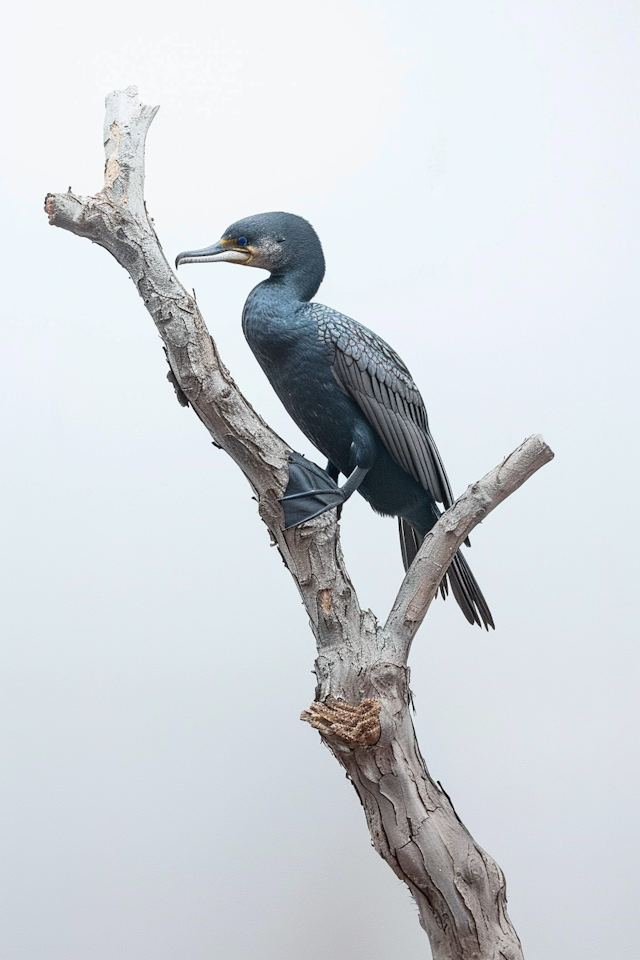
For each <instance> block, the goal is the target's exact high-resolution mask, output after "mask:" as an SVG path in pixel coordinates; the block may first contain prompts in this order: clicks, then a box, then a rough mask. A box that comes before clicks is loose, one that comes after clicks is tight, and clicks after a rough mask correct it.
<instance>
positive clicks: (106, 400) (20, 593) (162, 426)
mask: <svg viewBox="0 0 640 960" xmlns="http://www.w3.org/2000/svg"><path fill="white" fill-rule="evenodd" d="M8 17H9V18H10V21H11V23H10V31H9V32H8V34H7V35H5V44H6V49H5V53H4V54H3V60H2V64H1V69H2V72H3V87H2V96H3V106H2V116H3V127H4V131H5V135H6V136H7V137H8V142H7V145H6V146H5V149H4V151H3V154H2V179H1V180H0V186H1V189H2V217H3V229H2V232H1V238H2V247H3V249H2V263H3V264H4V265H5V267H6V268H7V280H6V281H5V284H4V304H5V308H4V311H3V313H4V318H3V321H2V323H3V335H2V343H3V347H4V349H3V350H2V354H3V359H2V365H3V370H2V372H1V376H0V382H1V384H2V390H3V393H4V399H3V407H2V409H3V410H4V411H5V412H6V415H5V417H4V418H3V420H4V424H3V439H2V448H3V451H4V453H5V456H6V463H7V465H8V466H7V467H6V468H5V471H4V472H3V473H4V476H3V481H2V484H3V493H2V502H3V504H4V506H5V518H4V521H3V527H4V537H3V539H4V541H5V543H6V554H5V561H6V567H5V571H4V573H3V575H2V581H1V582H2V586H3V588H4V590H5V591H6V595H5V598H4V600H3V601H2V612H3V617H2V619H3V621H4V623H5V629H4V631H3V633H4V636H5V640H4V643H3V646H2V663H1V664H0V676H1V678H2V679H1V681H0V682H1V684H2V690H0V704H1V708H0V709H1V711H2V725H3V731H4V732H3V737H2V749H3V754H4V762H3V770H4V774H3V776H4V777H5V778H6V779H5V785H4V788H3V804H4V813H3V816H2V823H3V826H2V830H3V831H4V833H3V840H2V857H1V862H2V868H1V869H2V878H3V885H4V891H3V893H2V896H1V897H0V900H1V904H2V906H1V907H0V910H1V912H2V913H3V914H4V916H3V917H2V918H1V919H0V931H1V932H0V957H2V960H115V958H118V960H143V958H144V960H146V958H153V960H205V958H207V960H209V958H212V957H216V958H225V960H226V958H229V960H231V958H247V957H251V958H254V960H276V958H277V960H321V958H322V960H324V958H326V957H327V956H334V957H347V956H348V957H349V958H350V960H365V958H367V960H396V958H398V957H400V956H402V957H403V958H405V960H417V958H423V957H425V956H427V955H428V947H427V941H426V938H425V936H424V934H423V933H422V931H421V929H420V927H419V926H418V922H417V915H416V910H415V908H414V906H413V905H412V902H411V900H410V898H409V895H408V894H407V893H406V892H405V890H404V888H403V886H402V885H401V884H400V883H399V882H398V881H397V879H396V878H395V877H394V876H393V875H392V873H391V871H390V870H389V869H388V867H386V865H385V864H384V863H383V862H382V861H381V860H380V859H379V858H378V857H377V855H376V854H375V853H374V852H373V851H372V850H371V848H370V846H369V839H368V833H367V830H366V826H365V823H364V817H363V815H362V812H361V809H360V806H359V803H358V801H357V798H356V796H355V794H354V792H353V790H352V788H351V787H350V786H349V784H348V783H347V782H346V780H345V779H344V777H343V775H342V773H341V771H340V769H339V768H338V766H337V764H336V763H335V761H334V760H333V758H332V757H331V756H330V755H329V753H328V751H326V750H324V749H323V748H322V747H321V745H320V743H319V741H318V738H317V736H316V734H315V733H313V731H311V729H310V728H309V727H307V726H306V725H304V724H302V723H300V722H299V721H298V719H297V718H298V714H299V712H300V710H301V709H303V708H305V707H306V706H307V705H308V704H309V703H310V702H311V700H312V699H313V690H314V680H313V677H312V676H311V673H310V670H311V667H312V663H313V658H314V648H313V642H312V636H311V633H310V631H309V629H308V627H307V623H306V618H305V616H304V613H303V611H302V608H301V606H300V603H299V600H298V598H297V595H296V592H295V589H294V587H293V584H292V582H291V580H290V578H289V576H288V575H287V574H286V573H285V571H284V569H283V567H282V564H281V562H280V559H279V557H278V556H277V554H275V553H274V551H272V550H270V549H269V546H268V535H267V533H266V530H265V529H264V527H262V526H261V524H260V522H259V521H258V518H257V514H256V510H255V504H254V502H253V501H252V500H251V497H250V492H249V489H248V487H247V485H246V483H245V482H244V480H243V479H242V477H241V476H240V474H239V473H238V471H237V470H236V469H235V468H234V467H233V465H232V464H231V463H230V462H229V461H228V459H227V458H226V457H225V456H224V455H223V454H222V453H221V452H220V451H217V450H215V449H214V448H213V447H212V446H211V444H210V443H209V441H208V438H207V435H206V434H205V432H204V431H203V429H202V428H201V426H200V424H199V422H198V421H197V419H196V418H195V417H194V416H193V414H192V413H191V412H190V411H184V410H182V409H181V408H180V407H179V406H178V404H177V403H176V402H175V399H174V397H173V393H172V390H171V388H170V386H169V385H168V384H167V383H166V381H165V372H166V367H165V362H164V358H163V354H162V350H161V348H160V342H159V339H158V337H157V335H156V333H155V330H154V328H153V326H152V324H151V321H150V319H149V318H148V316H147V315H146V313H145V311H144V308H143V305H142V301H141V300H140V299H139V298H138V297H137V295H136V293H135V290H134V289H133V288H132V285H131V283H130V281H129V279H128V278H127V276H126V274H125V273H124V271H122V270H121V269H120V268H119V267H118V266H117V265H116V264H115V262H114V261H112V260H111V259H110V258H109V256H108V254H106V253H105V251H104V250H102V249H100V248H98V247H93V246H91V245H90V244H88V243H86V242H83V241H81V240H79V239H77V238H74V237H71V236H70V235H65V234H64V233H63V232H61V231H57V230H51V229H50V228H49V227H48V225H47V221H46V217H45V215H44V213H43V212H42V202H43V197H44V194H45V193H46V192H47V191H48V190H52V191H56V190H64V189H66V187H67V186H68V185H69V184H71V185H72V186H73V188H74V189H75V190H76V191H78V192H82V193H89V192H93V191H95V190H97V189H98V188H99V187H100V185H101V182H102V162H103V154H102V143H101V133H102V119H103V99H104V95H105V94H106V93H107V92H108V91H109V90H111V89H113V88H121V87H124V86H127V85H128V84H129V83H136V84H137V85H138V87H139V89H140V93H141V95H142V97H143V99H144V100H145V101H146V102H148V103H160V104H161V110H160V113H159V114H158V116H157V118H156V120H155V121H154V124H153V127H152V130H151V133H150V136H149V141H148V149H147V173H148V177H147V202H148V206H149V209H150V211H151V213H152V215H153V216H154V217H155V220H156V226H157V228H158V231H159V234H160V237H161V240H162V241H163V243H164V246H165V250H166V252H167V255H168V256H169V257H170V258H171V257H173V256H175V254H176V253H177V252H178V251H179V250H183V249H191V248H194V247H200V246H204V245H206V244H209V243H212V242H214V241H215V240H217V239H218V237H219V236H220V234H221V232H222V231H223V230H224V228H225V227H226V226H227V224H228V223H230V222H232V221H233V220H236V219H238V218H239V217H242V216H245V215H248V214H251V213H256V212H260V211H263V210H271V209H283V210H290V211H292V212H296V213H300V214H302V215H303V216H306V217H307V218H308V219H309V220H311V222H312V223H313V224H314V225H315V226H316V228H317V229H318V232H319V234H320V236H321V238H322V240H323V243H324V247H325V253H326V257H327V263H328V273H327V278H326V281H325V283H324V284H323V287H322V288H321V290H320V293H319V296H318V299H319V300H321V301H322V302H325V303H328V304H330V305H332V306H335V307H337V308H338V309H340V310H342V311H343V312H345V313H348V314H350V315H352V316H354V317H356V318H357V319H359V320H361V321H362V322H364V323H366V324H367V325H368V326H371V327H373V328H374V329H376V330H377V331H378V332H379V333H381V334H382V335H383V336H384V337H385V338H386V339H388V340H389V341H390V342H391V343H392V344H393V345H394V346H395V347H396V349H397V350H398V351H399V352H400V354H401V355H402V356H403V357H404V358H405V360H406V361H407V362H408V364H409V366H410V368H411V370H412V373H413V374H414V377H415V379H416V380H417V382H418V384H419V385H420V387H421V389H422V392H423V395H424V397H425V400H426V403H427V407H428V409H429V412H430V418H431V422H432V427H433V432H434V435H435V438H436V441H437V443H438V445H439V447H440V450H441V453H442V455H443V457H444V460H445V463H446V465H447V469H448V471H449V474H450V477H451V480H452V483H453V486H454V489H455V490H456V491H457V492H461V491H462V490H463V489H464V488H465V486H466V485H467V484H468V483H470V482H471V481H473V480H475V479H477V478H478V477H480V476H482V475H483V474H484V473H485V472H486V471H487V470H489V469H490V468H492V467H493V466H494V465H495V464H496V463H497V462H498V461H499V460H500V458H501V457H502V456H504V455H505V454H506V453H508V452H509V451H510V450H511V449H513V448H514V447H515V446H516V445H517V444H518V443H519V442H520V441H521V440H522V439H523V438H524V437H525V436H527V435H529V434H531V433H534V432H542V433H543V435H544V436H545V438H546V439H547V440H548V442H549V443H550V444H551V446H552V447H553V448H554V450H555V451H556V460H555V461H554V462H553V463H552V464H551V465H549V466H547V467H545V468H544V469H543V470H542V472H541V473H540V474H539V475H537V476H536V477H535V478H533V479H532V480H531V481H530V482H529V483H527V485H526V487H525V488H524V489H523V490H521V491H520V492H519V493H517V494H516V495H514V496H513V498H511V499H510V500H509V501H508V502H507V503H506V504H504V505H503V506H501V507H500V508H499V509H498V510H497V512H496V513H495V514H493V515H492V516H491V517H490V518H489V519H488V520H487V521H486V523H485V524H484V525H483V527H482V528H481V529H480V530H478V531H477V532H476V534H475V536H474V538H473V540H474V545H473V549H472V552H471V554H470V555H469V558H470V561H471V563H472V565H473V569H474V571H475V573H476V575H477V577H478V580H479V581H480V582H481V584H482V587H483V589H484V591H485V593H486V596H487V598H488V599H489V602H490V604H491V607H492V610H493V612H494V615H495V619H496V622H497V625H498V629H497V631H496V633H495V634H491V635H490V636H489V635H483V634H481V633H480V631H479V630H477V629H475V630H474V629H472V628H471V627H469V626H468V625H467V623H466V621H465V620H464V619H463V617H462V616H461V614H460V613H459V611H458V610H457V608H456V607H455V604H454V603H453V602H452V601H449V602H447V603H446V604H443V603H442V602H437V603H435V604H434V606H433V608H432V610H431V611H430V613H429V616H428V618H427V621H426V623H425V625H424V626H423V628H422V629H421V631H420V633H419V635H418V638H417V640H416V643H415V645H414V651H413V653H412V660H411V666H412V686H413V689H414V693H415V698H416V705H417V710H418V713H417V717H416V725H417V729H418V735H419V737H420V742H421V746H422V750H423V753H424V754H425V757H426V759H427V762H428V764H429V767H430V770H431V773H432V774H433V775H434V776H435V777H436V778H437V779H439V780H441V781H442V783H443V785H444V786H445V788H446V789H447V791H448V792H449V793H450V795H451V796H452V798H453V801H454V803H455V805H456V809H457V810H458V813H459V814H460V816H461V817H462V819H463V820H464V822H465V823H466V824H467V826H468V827H469V829H470V830H471V832H472V834H473V835H474V837H475V838H476V840H477V841H478V842H479V843H480V844H481V845H482V846H483V847H485V848H486V849H487V850H488V851H489V852H490V853H491V854H492V855H493V856H494V857H495V858H496V860H497V861H498V863H500V865H501V866H502V868H503V869H504V871H505V873H506V876H507V881H508V887H509V894H510V899H509V909H510V913H511V916H512V919H513V921H514V923H515V925H516V928H517V930H518V932H519V934H520V936H521V938H522V940H523V944H524V948H525V955H526V957H527V960H573V958H576V960H602V958H609V957H611V958H613V957H615V958H616V960H637V957H638V947H637V932H636V929H635V928H636V918H637V875H636V874H637V870H636V864H637V858H638V852H639V851H638V844H637V820H638V817H637V810H638V800H639V799H640V798H639V797H638V790H637V785H638V784H637V766H636V754H635V749H634V745H633V743H632V741H633V740H634V739H635V733H636V730H637V728H638V718H637V714H636V715H635V716H634V713H635V711H636V701H637V672H636V670H637V649H638V627H637V621H638V617H637V596H638V586H637V581H638V572H637V559H636V558H637V549H638V548H637V542H638V523H637V499H638V498H637V493H636V486H637V478H638V472H639V467H640V461H639V457H638V446H637V444H638V416H637V413H638V404H637V394H638V335H637V330H638V281H637V273H638V268H637V262H638V259H637V258H638V253H639V250H638V247H639V243H638V228H637V225H638V221H639V210H638V199H639V197H638V175H637V174H638V169H639V160H640V158H639V156H638V153H639V151H638V146H639V138H638V132H637V121H638V69H637V65H638V19H639V8H638V5H637V4H632V3H630V2H623V0H609V2H607V3H596V2H593V0H580V2H578V0H561V2H560V3H557V2H554V3H552V2H550V0H542V2H538V3H535V4H531V3H528V2H525V0H494V2H489V3H483V4H478V3H474V2H472V0H452V2H449V3H447V4H443V3H434V2H432V0H428V2H420V3H419V2H408V0H396V2H394V3H393V4H390V3H388V4H386V5H385V4H380V5H378V4H375V3H367V2H364V3H357V2H355V0H341V2H340V3H333V2H331V3H327V2H324V3H323V4H321V5H319V4H310V3H304V2H298V3H287V2H275V3H269V4H267V3H256V2H253V0H244V2H242V3H222V2H220V0H211V2H209V3H206V4H205V3H201V2H198V0H194V2H192V3H189V4H172V5H171V6H169V5H162V4H158V3H156V4H142V3H140V2H138V0H132V2H129V3H126V4H122V5H120V4H118V3H110V4H108V5H97V4H83V5H80V4H77V5H76V4H70V3H64V2H62V3H57V4H51V5H46V6H45V5H43V4H39V5H38V4H36V5H35V7H34V5H28V4H22V5H20V6H17V7H16V6H14V7H13V8H12V9H11V11H10V13H9V14H8ZM6 22H7V21H5V23H6ZM181 278H182V280H183V282H184V283H185V284H187V285H188V286H189V287H190V286H196V288H197V294H198V300H199V302H200V305H201V306H202V308H203V310H204V314H205V317H206V318H207V320H208V322H209V326H210V328H211V330H212V332H213V334H214V336H215V337H216V339H217V340H218V342H219V344H220V347H221V351H222V355H223V358H224V360H225V362H226V363H227V364H228V365H229V366H230V368H231V370H232V373H233V375H234V377H235V378H236V380H237V381H238V383H239V384H240V386H241V387H242V389H243V390H244V391H245V393H246V394H247V396H248V397H249V399H250V400H251V401H252V402H253V403H254V405H255V406H256V407H257V408H258V409H259V410H260V412H261V413H262V414H263V415H264V416H265V417H266V418H267V419H268V420H269V422H270V423H271V424H272V425H273V426H274V427H275V428H276V429H277V430H278V431H279V432H280V433H281V434H282V435H283V436H284V437H285V438H286V439H287V440H289V441H290V442H291V443H292V444H293V445H294V446H295V447H297V448H298V449H300V450H301V451H303V452H304V453H306V454H308V455H313V451H312V448H311V447H310V445H309V444H308V442H307V441H306V440H305V439H304V438H303V437H301V436H300V434H299V433H298V432H297V430H296V429H295V428H294V427H293V425H292V424H291V422H290V421H289V419H288V417H287V415H286V414H285V413H284V411H283V410H282V409H281V407H280V406H279V403H278V401H277V399H276V398H275V396H274V395H273V394H272V392H271V389H270V387H269V385H268V383H267V382H266V380H265V379H264V377H263V375H262V373H261V372H260V370H259V368H258V366H257V364H256V362H255V361H254V360H253V358H252V356H251V354H250V352H249V349H248V347H247V345H246V344H245V342H244V339H243V337H242V333H241V328H240V312H241V307H242V304H243V302H244V298H245V297H246V294H247V293H248V291H249V289H250V288H251V286H252V285H253V284H254V283H255V282H256V281H257V280H258V279H260V275H259V274H258V273H257V272H254V271H249V270H240V269H238V268H236V267H232V266H229V265H226V264H221V265H215V266H214V265H211V266H208V267H203V266H190V267H185V268H184V269H183V271H181ZM356 501H358V502H356ZM342 527H343V544H344V548H345V552H346V556H347V561H348V564H349V566H350V568H351V570H352V573H353V575H354V577H355V580H356V584H357V586H358V588H359V590H360V594H361V600H362V601H363V602H364V603H365V604H368V605H371V606H372V607H373V609H374V610H375V611H376V612H377V613H378V614H379V615H381V616H382V615H385V614H386V612H387V610H388V608H389V605H390V603H391V601H392V599H393V596H394V593H395V591H396V589H397V586H398V584H399V581H400V578H401V563H400V551H399V547H398V544H397V536H396V528H395V523H394V522H392V521H389V520H387V521H384V520H382V519H380V518H378V517H376V516H375V515H374V514H373V513H372V512H371V511H370V510H369V509H368V507H367V506H366V504H364V502H363V501H359V498H357V497H356V498H354V499H353V501H351V502H350V503H349V505H348V506H347V508H346V509H345V511H344V518H343V523H342ZM278 621H281V625H280V626H277V624H278ZM634 724H635V726H634Z"/></svg>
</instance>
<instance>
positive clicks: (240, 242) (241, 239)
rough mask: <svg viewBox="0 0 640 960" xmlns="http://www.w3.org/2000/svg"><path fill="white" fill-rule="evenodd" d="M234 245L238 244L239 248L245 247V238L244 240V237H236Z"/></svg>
mask: <svg viewBox="0 0 640 960" xmlns="http://www.w3.org/2000/svg"><path fill="white" fill-rule="evenodd" d="M236 243H237V244H238V246H239V247H246V245H247V238H246V237H238V239H237V240H236Z"/></svg>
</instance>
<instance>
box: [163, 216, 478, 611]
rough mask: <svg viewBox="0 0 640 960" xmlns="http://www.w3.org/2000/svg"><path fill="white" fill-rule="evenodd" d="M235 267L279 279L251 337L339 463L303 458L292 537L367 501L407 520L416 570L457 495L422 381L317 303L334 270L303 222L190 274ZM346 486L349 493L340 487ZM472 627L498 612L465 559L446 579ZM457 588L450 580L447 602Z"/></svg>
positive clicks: (222, 246)
mask: <svg viewBox="0 0 640 960" xmlns="http://www.w3.org/2000/svg"><path fill="white" fill-rule="evenodd" d="M219 260H226V261H228V262H230V263H239V264H243V265H245V266H248V267H260V268H261V269H263V270H268V271H269V273H270V274H271V276H270V277H269V278H268V279H267V280H264V281H263V282H262V283H259V284H258V286H257V287H254V289H253V290H252V291H251V293H250V294H249V296H248V298H247V302H246V303H245V306H244V311H243V314H242V329H243V330H244V334H245V336H246V338H247V341H248V343H249V346H250V347H251V349H252V351H253V353H254V354H255V356H256V358H257V360H258V362H259V364H260V366H261V367H262V369H263V370H264V372H265V373H266V375H267V377H268V378H269V381H270V382H271V385H272V386H273V388H274V390H275V391H276V393H277V394H278V396H279V397H280V399H281V401H282V403H283V404H284V406H285V407H286V409H287V411H288V413H289V415H290V416H291V417H292V418H293V420H295V422H296V423H297V424H298V426H299V427H300V429H301V430H302V432H303V433H304V434H305V435H306V436H307V437H308V438H309V440H310V441H311V442H312V443H313V444H314V446H316V447H317V448H318V450H320V451H321V452H322V453H323V454H324V456H325V457H327V458H328V461H329V462H328V464H327V469H326V472H325V471H324V470H321V469H320V467H317V466H316V465H315V464H313V463H311V462H310V461H308V460H306V459H305V458H304V457H301V456H299V455H297V454H294V455H293V456H292V458H291V464H290V471H289V486H288V487H287V490H286V493H285V496H284V497H283V507H284V514H285V523H286V525H287V527H292V526H296V525H297V524H299V523H302V522H304V521H305V520H309V519H311V518H312V517H314V516H318V515H319V514H321V513H323V512H324V511H325V510H328V509H330V508H331V507H335V506H338V505H340V504H341V503H343V502H344V501H345V500H346V499H347V498H348V497H349V496H351V494H352V493H353V492H354V491H355V490H357V491H358V493H360V494H361V495H362V496H363V497H364V498H365V500H367V501H368V503H369V504H370V505H371V506H372V507H373V509H374V510H375V511H376V512H377V513H381V514H384V515H385V516H395V517H398V521H399V525H400V543H401V547H402V558H403V562H404V566H405V569H408V568H409V566H410V565H411V562H412V561H413V559H414V557H415V555H416V553H417V552H418V549H419V548H420V544H421V543H422V541H423V539H424V537H425V535H426V534H427V533H428V532H429V530H431V528H432V527H433V525H434V524H435V523H436V521H437V520H438V518H439V516H440V514H441V510H440V509H439V507H438V506H437V504H439V503H440V504H443V506H444V508H445V509H446V508H447V507H449V506H451V504H452V502H453V494H452V492H451V486H450V484H449V480H448V478H447V475H446V473H445V469H444V466H443V464H442V460H441V459H440V454H439V453H438V450H437V447H436V445H435V443H434V441H433V438H432V436H431V433H430V431H429V424H428V421H427V412H426V409H425V406H424V403H423V400H422V397H421V396H420V393H419V392H418V388H417V387H416V385H415V383H414V382H413V379H412V377H411V374H410V373H409V371H408V370H407V368H406V366H405V365H404V363H403V362H402V360H401V359H400V357H399V356H398V355H397V354H396V353H395V352H394V351H393V350H392V349H391V347H389V346H388V344H386V343H385V341H384V340H382V339H381V338H380V337H379V336H377V335H376V334H375V333H373V332H372V331H371V330H368V329H367V328H366V327H363V326H362V325H361V324H359V323H357V322H356V321H355V320H351V319H350V318H349V317H345V316H344V315H343V314H341V313H338V312H337V311H336V310H332V309H331V308H330V307H325V306H323V305H322V304H320V303H312V302H311V298H312V297H314V296H315V294H316V293H317V291H318V288H319V286H320V284H321V282H322V279H323V277H324V272H325V262H324V256H323V253H322V246H321V245H320V240H319V239H318V236H317V234H316V232H315V230H314V229H313V227H312V226H311V224H309V223H307V221H306V220H303V218H302V217H298V216H295V215H293V214H290V213H261V214H258V215H257V216H253V217H247V218H246V219H244V220H239V221H238V222H237V223H234V224H232V225H231V226H230V227H228V228H227V230H225V232H224V235H223V237H222V239H221V240H220V241H219V242H218V243H215V244H214V245H213V246H211V247H206V248H205V249H203V250H192V251H186V252H185V253H181V254H179V255H178V257H177V258H176V267H178V266H179V265H180V264H185V263H213V262H217V261H219ZM340 474H343V475H344V476H345V477H346V478H347V479H346V481H345V483H344V484H343V486H342V487H339V486H338V484H337V480H338V478H339V475H340ZM447 578H448V580H449V583H450V584H451V589H452V591H453V595H454V597H455V598H456V600H457V602H458V605H459V606H460V608H461V610H462V612H463V613H464V615H465V617H466V618H467V620H468V621H469V622H470V623H477V624H478V625H484V626H485V627H486V628H487V629H488V628H489V627H490V626H491V627H493V625H494V624H493V618H492V616H491V612H490V610H489V607H488V606H487V602H486V600H485V599H484V597H483V595H482V591H481V590H480V588H479V586H478V584H477V583H476V580H475V578H474V576H473V574H472V573H471V570H470V569H469V566H468V565H467V562H466V560H465V558H464V557H463V556H462V554H461V552H460V551H458V553H457V554H456V556H455V557H454V559H453V561H452V563H451V566H450V567H449V570H448V572H447ZM446 590H447V584H446V580H445V581H443V585H442V592H443V594H446Z"/></svg>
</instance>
